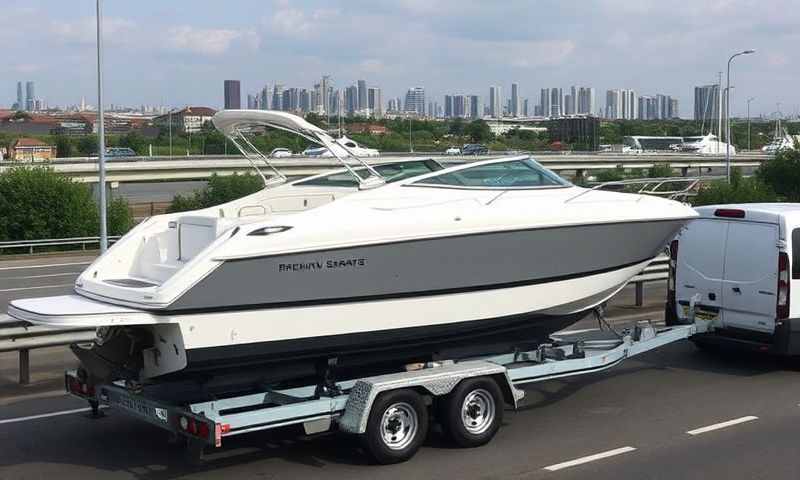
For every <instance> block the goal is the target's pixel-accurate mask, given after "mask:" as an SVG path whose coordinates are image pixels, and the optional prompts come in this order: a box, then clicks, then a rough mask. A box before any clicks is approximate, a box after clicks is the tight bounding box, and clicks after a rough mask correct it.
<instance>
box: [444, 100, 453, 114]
mask: <svg viewBox="0 0 800 480" xmlns="http://www.w3.org/2000/svg"><path fill="white" fill-rule="evenodd" d="M444 118H453V95H445V96H444Z"/></svg>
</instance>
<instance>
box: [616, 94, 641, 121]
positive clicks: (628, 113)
mask: <svg viewBox="0 0 800 480" xmlns="http://www.w3.org/2000/svg"><path fill="white" fill-rule="evenodd" d="M620 92H621V96H622V116H621V118H623V119H625V120H633V119H635V118H636V116H637V115H636V112H637V111H638V109H639V105H638V104H637V101H636V92H634V91H633V90H621V91H620Z"/></svg>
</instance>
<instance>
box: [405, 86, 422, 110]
mask: <svg viewBox="0 0 800 480" xmlns="http://www.w3.org/2000/svg"><path fill="white" fill-rule="evenodd" d="M404 110H405V111H406V112H408V113H412V112H413V113H416V114H417V115H419V116H424V115H425V88H424V87H413V88H409V89H408V92H406V102H405V109H404Z"/></svg>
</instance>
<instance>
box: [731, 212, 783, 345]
mask: <svg viewBox="0 0 800 480" xmlns="http://www.w3.org/2000/svg"><path fill="white" fill-rule="evenodd" d="M777 285H778V226H777V225H774V224H769V223H754V222H737V221H731V222H729V227H728V239H727V242H726V243H725V273H724V280H723V286H722V302H723V311H724V314H723V317H724V318H723V322H724V326H725V327H726V328H742V329H747V330H750V331H759V332H764V333H770V334H771V333H773V332H774V331H775V305H776V303H775V302H776V299H777V297H776V295H777Z"/></svg>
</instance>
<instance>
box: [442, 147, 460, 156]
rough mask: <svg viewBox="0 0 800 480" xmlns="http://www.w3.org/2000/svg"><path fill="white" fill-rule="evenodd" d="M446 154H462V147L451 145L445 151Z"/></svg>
mask: <svg viewBox="0 0 800 480" xmlns="http://www.w3.org/2000/svg"><path fill="white" fill-rule="evenodd" d="M444 154H445V155H461V149H460V148H458V147H450V148H448V149H447V150H445V151H444Z"/></svg>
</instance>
